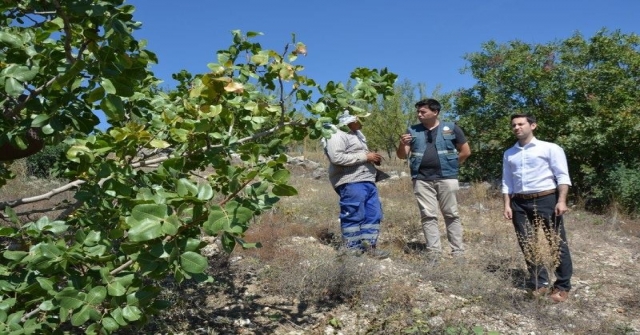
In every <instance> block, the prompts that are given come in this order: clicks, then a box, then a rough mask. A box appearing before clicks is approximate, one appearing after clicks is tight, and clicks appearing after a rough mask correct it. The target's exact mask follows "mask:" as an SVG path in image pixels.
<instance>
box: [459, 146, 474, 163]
mask: <svg viewBox="0 0 640 335" xmlns="http://www.w3.org/2000/svg"><path fill="white" fill-rule="evenodd" d="M457 149H458V164H462V163H464V161H466V160H467V158H469V156H471V147H470V146H469V142H465V143H462V144H458V145H457Z"/></svg>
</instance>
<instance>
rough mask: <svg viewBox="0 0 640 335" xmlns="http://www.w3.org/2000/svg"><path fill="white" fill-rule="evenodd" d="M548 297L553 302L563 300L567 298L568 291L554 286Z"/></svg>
mask: <svg viewBox="0 0 640 335" xmlns="http://www.w3.org/2000/svg"><path fill="white" fill-rule="evenodd" d="M550 298H551V300H553V302H565V301H567V299H569V292H567V291H563V290H560V289H558V288H554V289H553V292H552V293H551V296H550Z"/></svg>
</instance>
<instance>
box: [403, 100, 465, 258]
mask: <svg viewBox="0 0 640 335" xmlns="http://www.w3.org/2000/svg"><path fill="white" fill-rule="evenodd" d="M415 107H416V112H417V116H418V120H420V123H418V124H415V125H413V126H410V127H409V128H408V129H407V132H406V133H405V134H403V135H402V136H401V137H400V144H399V145H398V149H397V150H396V155H397V156H398V158H400V159H409V167H410V170H411V179H412V182H413V193H414V194H415V196H416V200H417V202H418V208H419V209H420V221H421V223H422V230H423V231H424V235H425V238H426V240H427V251H428V252H429V253H430V256H431V257H432V258H433V260H437V259H438V258H439V257H440V255H441V254H442V246H441V244H440V229H439V227H438V209H439V210H440V212H442V216H443V217H444V221H445V225H446V229H447V239H448V240H449V245H450V246H451V253H452V255H453V256H462V255H464V244H463V242H462V224H461V223H460V216H459V215H458V201H457V192H458V190H459V185H458V166H459V165H460V164H462V163H463V162H464V161H465V160H466V159H467V158H468V157H469V156H470V155H471V149H470V148H469V144H468V143H467V138H466V137H465V135H464V132H463V131H462V129H460V127H458V126H457V125H456V124H454V123H452V122H440V120H438V115H439V114H440V109H441V105H440V103H439V102H438V101H437V100H435V99H424V100H420V101H418V102H417V103H416V104H415Z"/></svg>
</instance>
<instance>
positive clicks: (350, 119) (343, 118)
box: [338, 110, 369, 131]
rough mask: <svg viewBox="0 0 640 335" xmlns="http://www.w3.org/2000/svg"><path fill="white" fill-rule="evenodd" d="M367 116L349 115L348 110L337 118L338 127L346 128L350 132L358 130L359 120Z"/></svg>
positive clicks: (359, 127)
mask: <svg viewBox="0 0 640 335" xmlns="http://www.w3.org/2000/svg"><path fill="white" fill-rule="evenodd" d="M367 116H369V114H365V115H361V116H356V115H351V114H350V113H349V111H348V110H345V111H344V112H342V114H341V115H340V117H338V126H347V127H348V128H349V130H351V131H356V130H360V129H361V128H362V124H361V123H360V118H361V117H367Z"/></svg>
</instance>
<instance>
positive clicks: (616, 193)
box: [608, 165, 640, 215]
mask: <svg viewBox="0 0 640 335" xmlns="http://www.w3.org/2000/svg"><path fill="white" fill-rule="evenodd" d="M608 177H609V181H610V185H611V193H612V194H611V196H612V198H613V199H614V200H615V201H616V202H617V203H618V204H619V205H621V207H622V208H623V209H624V210H625V211H626V212H627V213H628V214H633V215H638V214H640V210H639V209H638V208H640V165H636V166H633V167H627V166H625V165H620V166H618V167H617V168H616V169H615V170H613V171H611V172H610V173H609V176H608Z"/></svg>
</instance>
